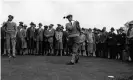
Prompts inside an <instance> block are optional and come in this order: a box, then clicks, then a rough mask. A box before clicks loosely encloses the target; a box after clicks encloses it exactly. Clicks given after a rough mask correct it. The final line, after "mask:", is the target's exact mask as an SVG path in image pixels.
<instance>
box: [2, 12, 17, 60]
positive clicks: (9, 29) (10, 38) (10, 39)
mask: <svg viewBox="0 0 133 80" xmlns="http://www.w3.org/2000/svg"><path fill="white" fill-rule="evenodd" d="M13 18H14V17H13V16H12V15H9V16H8V21H7V22H6V23H5V25H4V26H5V32H6V44H7V45H6V47H7V51H8V54H9V55H8V56H9V57H15V56H16V54H15V46H16V41H15V39H16V34H17V27H16V23H15V22H13V21H12V20H13ZM10 45H11V46H10ZM11 48H12V55H11V52H10V50H11Z"/></svg>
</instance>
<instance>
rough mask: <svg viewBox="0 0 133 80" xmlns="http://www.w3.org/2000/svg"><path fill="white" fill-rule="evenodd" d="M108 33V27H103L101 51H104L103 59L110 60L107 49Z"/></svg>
mask: <svg viewBox="0 0 133 80" xmlns="http://www.w3.org/2000/svg"><path fill="white" fill-rule="evenodd" d="M107 34H108V33H107V31H106V27H103V29H102V31H101V36H100V41H101V51H102V57H103V58H108V54H107V53H108V51H107V50H108V49H107V42H106V40H107Z"/></svg>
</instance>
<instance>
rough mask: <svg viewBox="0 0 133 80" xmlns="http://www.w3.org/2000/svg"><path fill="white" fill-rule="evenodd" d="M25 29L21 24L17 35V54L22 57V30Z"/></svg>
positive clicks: (21, 23) (20, 23)
mask: <svg viewBox="0 0 133 80" xmlns="http://www.w3.org/2000/svg"><path fill="white" fill-rule="evenodd" d="M22 27H23V22H19V26H18V27H17V35H16V51H17V54H18V55H20V54H21V45H22V43H21V35H20V30H21V29H22Z"/></svg>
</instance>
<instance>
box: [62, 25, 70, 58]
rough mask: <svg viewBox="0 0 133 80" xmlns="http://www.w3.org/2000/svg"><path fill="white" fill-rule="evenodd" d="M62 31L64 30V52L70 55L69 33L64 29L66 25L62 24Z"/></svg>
mask: <svg viewBox="0 0 133 80" xmlns="http://www.w3.org/2000/svg"><path fill="white" fill-rule="evenodd" d="M62 32H63V54H64V55H67V56H68V55H70V54H69V52H68V44H69V43H68V33H67V31H66V30H64V27H63V26H62Z"/></svg>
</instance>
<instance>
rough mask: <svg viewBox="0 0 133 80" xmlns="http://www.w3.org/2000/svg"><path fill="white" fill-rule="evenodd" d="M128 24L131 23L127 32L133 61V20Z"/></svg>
mask: <svg viewBox="0 0 133 80" xmlns="http://www.w3.org/2000/svg"><path fill="white" fill-rule="evenodd" d="M128 24H129V29H128V32H127V38H128V41H129V53H130V57H131V61H132V62H133V21H130V22H129V23H128Z"/></svg>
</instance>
